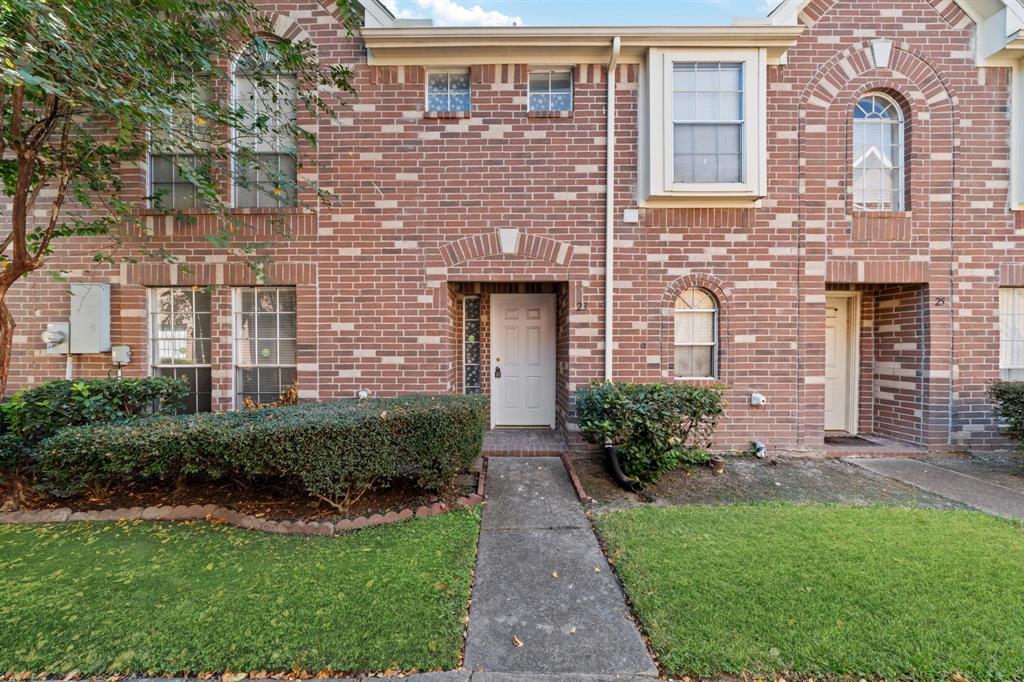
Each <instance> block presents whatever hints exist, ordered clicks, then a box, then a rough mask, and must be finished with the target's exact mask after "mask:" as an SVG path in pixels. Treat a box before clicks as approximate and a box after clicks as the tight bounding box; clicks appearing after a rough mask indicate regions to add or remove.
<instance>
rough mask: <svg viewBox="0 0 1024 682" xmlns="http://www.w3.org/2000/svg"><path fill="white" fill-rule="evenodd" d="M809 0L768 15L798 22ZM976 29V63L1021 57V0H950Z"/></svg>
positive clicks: (781, 22)
mask: <svg viewBox="0 0 1024 682" xmlns="http://www.w3.org/2000/svg"><path fill="white" fill-rule="evenodd" d="M809 1H810V0H782V2H780V3H779V4H778V6H777V7H776V8H775V9H774V10H772V11H771V13H770V14H769V15H768V19H769V21H771V23H772V24H774V25H776V26H792V25H797V24H800V23H801V22H800V13H801V12H803V10H804V8H805V7H806V6H807V4H808V2H809ZM953 1H954V2H956V4H957V5H958V6H959V7H960V8H961V9H962V10H963V11H964V13H965V14H966V15H967V16H969V17H970V18H971V20H972V21H974V23H975V25H976V26H977V29H978V40H977V44H978V55H977V58H978V63H979V64H983V65H987V66H1005V65H1009V64H1012V63H1014V62H1017V61H1018V60H1020V59H1021V58H1022V57H1024V4H1022V3H1021V0H953Z"/></svg>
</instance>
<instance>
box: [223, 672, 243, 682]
mask: <svg viewBox="0 0 1024 682" xmlns="http://www.w3.org/2000/svg"><path fill="white" fill-rule="evenodd" d="M247 677H249V673H224V674H223V675H221V678H220V679H221V680H222V682H242V680H244V679H245V678H247Z"/></svg>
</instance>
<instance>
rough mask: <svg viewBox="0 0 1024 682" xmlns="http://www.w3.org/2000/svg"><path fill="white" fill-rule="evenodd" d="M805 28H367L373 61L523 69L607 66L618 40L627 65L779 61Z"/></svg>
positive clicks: (622, 59) (763, 25)
mask: <svg viewBox="0 0 1024 682" xmlns="http://www.w3.org/2000/svg"><path fill="white" fill-rule="evenodd" d="M803 31H804V27H803V26H795V25H794V26H772V25H770V24H767V23H764V24H758V25H733V26H619V27H616V26H600V27H588V26H580V27H530V26H516V27H500V28H498V27H471V28H464V27H429V28H426V27H401V28H398V27H396V28H374V27H370V26H367V27H366V28H364V29H363V31H362V35H363V40H364V42H365V43H366V47H367V48H368V50H369V61H370V63H371V64H378V65H402V64H427V65H437V64H450V65H463V66H466V65H469V64H522V63H542V62H543V61H544V60H548V61H551V60H555V61H562V62H564V63H574V64H587V63H603V62H606V61H607V60H608V51H609V50H610V49H611V47H610V46H611V43H612V38H614V37H616V36H618V37H619V38H620V39H621V41H622V53H621V61H623V62H631V63H638V62H641V61H643V60H645V59H646V54H647V50H648V49H649V48H652V47H657V48H697V47H709V48H764V49H766V50H767V52H768V58H769V60H770V61H778V60H779V59H780V58H781V57H782V55H784V54H785V52H786V50H788V49H789V48H790V46H791V45H792V44H793V43H794V42H795V41H796V39H797V38H798V37H799V36H800V34H801V33H802V32H803Z"/></svg>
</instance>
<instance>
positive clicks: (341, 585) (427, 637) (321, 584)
mask: <svg viewBox="0 0 1024 682" xmlns="http://www.w3.org/2000/svg"><path fill="white" fill-rule="evenodd" d="M478 529H479V516H478V514H477V512H476V511H475V510H472V511H460V512H451V513H448V514H442V515H441V516H437V517H432V518H426V519H416V520H414V521H409V522H406V523H401V524H396V525H391V526H385V527H381V528H376V529H369V530H364V531H359V532H357V533H352V534H348V535H344V536H340V537H336V538H318V537H313V538H305V537H286V536H279V535H268V534H263V533H254V532H249V531H244V530H240V529H237V528H233V527H229V526H218V525H211V524H208V523H191V524H171V523H145V522H127V523H116V524H115V523H73V524H64V525H39V526H0V595H3V597H2V599H0V674H2V673H3V672H4V671H7V672H19V671H34V672H47V673H50V674H57V673H66V672H70V671H73V670H77V671H79V672H80V673H83V674H101V673H109V672H117V673H124V674H128V673H134V674H143V673H149V674H163V675H167V674H182V673H195V672H204V671H205V672H218V671H224V670H231V671H289V670H299V669H301V670H307V671H311V672H318V671H321V670H330V671H336V672H355V671H383V670H388V669H401V670H413V669H418V670H432V669H450V668H455V667H457V666H458V664H459V653H460V651H461V649H462V641H463V637H462V633H463V618H464V617H465V614H466V609H467V604H468V600H469V593H470V585H471V582H472V573H473V565H474V561H475V559H476V542H477V534H478Z"/></svg>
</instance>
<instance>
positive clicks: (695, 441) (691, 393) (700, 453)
mask: <svg viewBox="0 0 1024 682" xmlns="http://www.w3.org/2000/svg"><path fill="white" fill-rule="evenodd" d="M723 391H724V388H723V387H722V386H721V385H719V384H710V385H708V384H699V385H694V384H630V383H613V382H595V383H593V384H591V385H590V386H589V387H587V388H582V389H580V390H579V391H577V393H576V413H577V415H578V417H579V424H580V431H581V432H582V434H583V437H584V438H586V439H587V441H588V442H590V443H593V444H595V445H602V446H604V445H612V446H615V447H618V448H619V460H620V462H621V463H622V468H623V471H624V472H625V473H626V475H628V476H631V477H633V478H636V479H637V480H639V481H640V482H641V483H643V484H645V485H650V484H653V483H656V482H657V481H658V479H660V478H661V477H662V475H664V474H665V472H667V471H671V470H672V469H674V468H676V467H677V466H678V465H679V464H681V463H690V464H696V463H700V462H706V461H708V458H709V456H710V455H709V454H708V452H707V449H706V448H708V447H709V446H710V445H711V437H712V435H713V433H714V430H715V427H716V426H717V424H718V419H719V418H720V417H721V416H722V414H723V412H724V409H725V399H724V396H723Z"/></svg>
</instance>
